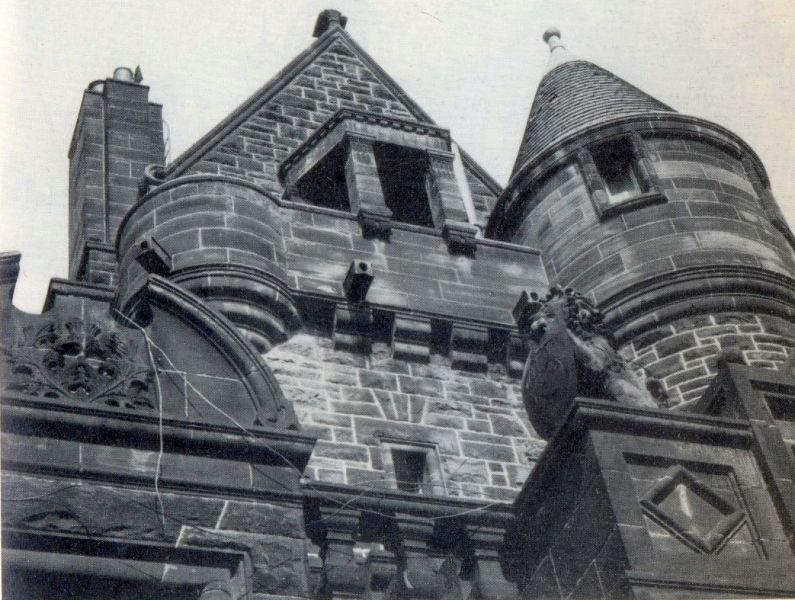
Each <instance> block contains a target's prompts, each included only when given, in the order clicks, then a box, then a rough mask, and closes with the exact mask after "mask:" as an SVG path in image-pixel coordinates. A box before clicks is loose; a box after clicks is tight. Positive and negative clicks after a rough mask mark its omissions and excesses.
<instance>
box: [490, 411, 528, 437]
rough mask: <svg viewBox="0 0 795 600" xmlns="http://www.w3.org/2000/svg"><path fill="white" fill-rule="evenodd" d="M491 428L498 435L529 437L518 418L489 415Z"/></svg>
mask: <svg viewBox="0 0 795 600" xmlns="http://www.w3.org/2000/svg"><path fill="white" fill-rule="evenodd" d="M489 419H490V420H491V427H492V430H493V431H494V433H496V434H498V435H508V436H514V437H521V438H526V437H527V436H528V434H527V430H526V429H525V426H524V425H523V424H522V422H521V421H520V420H518V419H517V418H509V417H503V416H500V415H489Z"/></svg>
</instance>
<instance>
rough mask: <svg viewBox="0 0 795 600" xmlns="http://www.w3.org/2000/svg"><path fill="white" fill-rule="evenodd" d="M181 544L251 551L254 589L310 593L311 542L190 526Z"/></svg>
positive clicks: (300, 593) (297, 593)
mask: <svg viewBox="0 0 795 600" xmlns="http://www.w3.org/2000/svg"><path fill="white" fill-rule="evenodd" d="M180 545H193V546H205V547H210V548H229V549H235V550H242V551H244V552H248V553H249V554H250V556H251V562H252V563H253V568H254V573H253V582H252V583H253V591H254V592H259V593H266V594H276V595H286V596H306V595H308V592H309V584H308V577H307V572H306V552H307V542H306V541H305V540H303V539H296V538H291V537H284V536H275V535H264V534H255V533H244V532H240V531H229V530H223V529H215V530H212V531H210V530H200V529H193V528H186V529H185V530H183V532H182V535H180Z"/></svg>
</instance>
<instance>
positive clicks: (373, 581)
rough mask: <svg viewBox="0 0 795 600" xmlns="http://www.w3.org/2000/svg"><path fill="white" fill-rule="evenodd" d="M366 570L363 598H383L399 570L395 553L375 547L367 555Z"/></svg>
mask: <svg viewBox="0 0 795 600" xmlns="http://www.w3.org/2000/svg"><path fill="white" fill-rule="evenodd" d="M364 570H365V582H366V588H365V590H364V596H363V597H362V598H363V600H381V599H382V598H383V597H384V592H385V591H386V590H387V589H388V588H389V584H390V582H392V580H393V579H394V578H395V575H397V572H398V567H397V564H396V562H395V557H394V555H393V554H392V553H391V552H387V551H385V550H381V549H377V548H374V549H373V550H371V551H370V553H369V554H368V555H367V560H366V561H365V563H364Z"/></svg>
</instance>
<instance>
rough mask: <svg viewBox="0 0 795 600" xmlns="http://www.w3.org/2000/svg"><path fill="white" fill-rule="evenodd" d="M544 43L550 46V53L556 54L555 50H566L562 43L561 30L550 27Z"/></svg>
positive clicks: (545, 33) (545, 34)
mask: <svg viewBox="0 0 795 600" xmlns="http://www.w3.org/2000/svg"><path fill="white" fill-rule="evenodd" d="M544 41H545V42H546V43H547V44H549V51H550V52H554V51H555V48H565V46H564V45H563V42H561V41H560V29H558V28H557V27H550V28H549V29H547V30H546V31H545V32H544Z"/></svg>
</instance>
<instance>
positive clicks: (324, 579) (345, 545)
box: [318, 506, 367, 597]
mask: <svg viewBox="0 0 795 600" xmlns="http://www.w3.org/2000/svg"><path fill="white" fill-rule="evenodd" d="M321 517H322V519H323V526H324V528H325V530H326V533H325V536H324V540H323V543H322V546H321V549H320V557H321V559H322V560H323V572H322V575H321V580H320V589H319V591H320V592H321V593H320V594H318V596H319V597H326V596H328V597H336V595H337V594H351V595H353V596H354V597H361V595H362V593H363V592H364V590H365V588H366V587H367V577H366V575H367V573H366V569H365V566H364V564H363V563H362V562H361V561H358V560H357V559H356V556H355V554H354V552H353V548H354V546H355V545H356V542H357V540H358V530H359V513H358V511H354V510H344V509H343V510H341V509H340V508H339V507H336V506H329V507H324V508H322V509H321Z"/></svg>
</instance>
